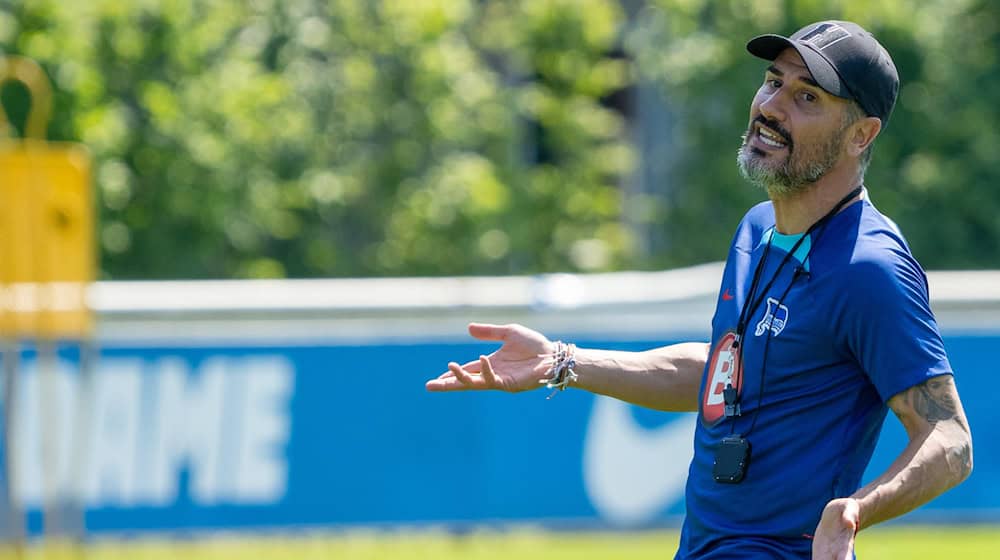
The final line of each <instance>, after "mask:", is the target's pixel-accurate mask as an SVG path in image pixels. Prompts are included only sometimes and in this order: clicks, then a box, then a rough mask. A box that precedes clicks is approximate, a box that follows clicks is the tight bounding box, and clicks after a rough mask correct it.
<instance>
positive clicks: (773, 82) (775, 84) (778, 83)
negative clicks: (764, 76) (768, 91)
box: [764, 78, 781, 89]
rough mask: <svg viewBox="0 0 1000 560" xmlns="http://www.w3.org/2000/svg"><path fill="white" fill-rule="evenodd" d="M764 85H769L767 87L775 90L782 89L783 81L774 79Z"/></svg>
mask: <svg viewBox="0 0 1000 560" xmlns="http://www.w3.org/2000/svg"><path fill="white" fill-rule="evenodd" d="M764 83H765V84H767V85H769V86H771V87H773V88H775V89H777V88H779V87H781V80H778V79H774V78H772V79H770V80H767V81H765V82H764Z"/></svg>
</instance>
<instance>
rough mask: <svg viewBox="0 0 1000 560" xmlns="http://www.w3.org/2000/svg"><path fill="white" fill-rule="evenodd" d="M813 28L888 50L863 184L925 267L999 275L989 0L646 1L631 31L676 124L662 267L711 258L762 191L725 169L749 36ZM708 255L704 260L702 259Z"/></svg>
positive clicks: (758, 73) (747, 84)
mask: <svg viewBox="0 0 1000 560" xmlns="http://www.w3.org/2000/svg"><path fill="white" fill-rule="evenodd" d="M823 19H846V20H851V21H855V22H857V23H859V24H861V25H862V26H863V27H865V28H866V29H868V30H869V31H871V32H872V33H873V34H875V36H876V37H878V38H879V40H880V42H882V44H883V45H884V46H885V47H886V49H887V50H888V51H889V52H890V53H891V54H892V57H893V60H894V61H895V63H896V67H897V69H898V71H899V74H900V81H901V83H902V88H901V92H900V96H899V100H898V101H897V103H896V108H895V111H894V112H893V115H892V117H891V120H890V122H889V125H888V127H887V128H886V129H885V130H884V131H883V133H882V134H881V135H880V136H879V138H878V140H877V141H876V144H875V152H874V157H873V160H872V164H871V167H870V168H869V170H868V173H867V176H866V178H865V183H866V185H867V186H868V187H869V191H870V195H871V198H872V201H873V202H874V203H875V204H876V205H877V206H878V207H879V209H880V210H881V211H882V212H883V213H885V214H887V215H889V216H890V217H892V218H893V219H894V220H895V221H896V222H897V223H899V225H900V227H901V228H902V230H903V232H904V234H905V235H906V236H907V238H908V240H909V242H910V245H911V248H912V249H913V251H914V253H915V255H916V256H917V258H918V259H920V261H921V262H922V263H923V264H924V266H926V267H928V268H997V267H998V266H1000V264H998V263H1000V190H998V189H997V185H998V184H1000V153H998V152H997V150H996V147H997V146H998V145H1000V143H998V132H997V129H996V123H997V122H1000V107H998V106H997V104H996V102H995V100H996V99H997V97H994V96H995V95H997V94H998V93H1000V72H997V71H996V67H997V62H998V60H997V58H998V56H1000V3H997V2H991V1H988V0H883V1H881V2H869V1H867V0H839V1H825V2H814V1H808V0H794V1H793V0H758V1H753V2H747V1H737V0H728V1H725V0H718V1H716V0H654V1H651V2H649V3H648V6H647V7H646V8H645V9H644V10H643V12H642V14H641V15H640V17H638V18H637V25H636V28H635V29H634V31H633V32H632V33H631V34H630V35H629V36H628V38H627V41H628V47H629V50H630V52H633V53H635V57H636V63H637V65H638V66H639V68H640V71H639V75H640V77H641V79H643V80H648V81H651V82H654V83H656V84H658V86H659V87H660V88H661V89H662V90H663V91H665V92H666V94H667V96H668V98H669V99H670V102H671V104H672V106H673V107H674V108H675V109H676V112H677V117H678V118H679V120H680V123H679V126H678V127H677V130H678V133H677V138H676V142H675V144H676V146H677V147H678V149H679V150H681V151H682V153H684V154H685V158H684V159H683V160H682V163H681V164H680V165H679V166H678V167H677V168H676V169H675V170H674V172H675V177H676V178H675V181H676V183H677V184H678V185H680V186H679V187H678V188H676V189H673V190H672V191H671V192H669V193H664V194H663V195H662V196H663V197H664V198H665V200H664V202H663V204H662V206H663V207H664V208H666V210H665V211H664V212H663V214H662V215H661V216H659V217H658V220H659V221H660V222H661V223H662V224H663V227H664V228H665V230H666V232H667V233H666V237H667V238H668V239H670V240H672V242H671V244H670V246H669V250H666V251H663V252H662V253H661V254H659V255H656V256H655V257H654V260H655V261H656V262H657V263H658V264H659V266H672V265H680V264H687V263H693V262H698V261H703V260H708V258H712V259H721V258H724V257H725V250H726V248H727V247H728V242H729V240H730V239H731V236H732V230H733V227H734V225H735V224H736V223H737V221H738V220H739V218H740V217H741V216H742V214H743V212H744V211H745V210H746V208H747V207H748V206H749V205H750V204H753V203H754V202H756V201H758V200H762V199H763V193H761V192H755V191H754V190H753V189H752V188H750V187H746V186H744V182H743V181H742V180H741V179H740V176H739V172H738V171H737V168H736V165H735V154H736V149H737V147H738V146H739V142H740V140H739V137H740V135H741V134H742V133H743V132H744V131H745V130H746V127H747V124H748V121H749V105H750V101H751V99H752V97H753V95H754V92H755V91H756V89H757V88H758V87H759V84H760V83H761V81H762V80H763V71H764V68H765V66H766V64H765V63H764V62H763V61H756V60H754V59H753V58H748V57H749V55H748V54H747V53H746V50H745V44H746V41H747V39H748V38H749V37H752V36H754V35H756V34H759V33H775V32H777V33H782V34H790V33H792V32H794V31H795V30H796V29H798V28H800V27H802V26H803V25H805V24H807V23H809V22H813V21H819V20H823ZM706 257H708V258H706Z"/></svg>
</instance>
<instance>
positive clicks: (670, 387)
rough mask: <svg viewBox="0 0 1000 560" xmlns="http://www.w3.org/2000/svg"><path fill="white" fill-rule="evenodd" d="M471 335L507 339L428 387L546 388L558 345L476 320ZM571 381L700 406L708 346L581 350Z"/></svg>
mask: <svg viewBox="0 0 1000 560" xmlns="http://www.w3.org/2000/svg"><path fill="white" fill-rule="evenodd" d="M469 334H471V335H472V336H473V337H474V338H477V339H479V340H489V341H497V342H502V343H503V344H502V346H501V347H500V348H499V349H497V350H496V351H495V352H493V353H492V354H490V355H488V356H480V357H479V359H478V360H473V361H470V362H467V363H465V364H462V365H459V364H458V363H456V362H451V363H449V364H448V371H446V372H444V373H442V374H441V375H440V376H438V377H437V378H435V379H431V380H430V381H428V382H427V390H428V391H435V392H438V391H444V392H448V391H477V390H480V391H481V390H498V391H506V392H511V393H516V392H520V391H530V390H533V389H538V388H540V387H544V386H545V380H547V379H548V377H549V375H550V369H551V367H552V363H551V359H550V357H551V355H552V353H553V352H554V351H555V346H556V345H555V343H553V342H552V341H550V340H549V339H548V338H546V337H545V336H544V335H543V334H542V333H540V332H538V331H534V330H531V329H529V328H527V327H524V326H522V325H490V324H483V323H472V324H470V325H469ZM574 357H575V360H576V365H575V366H574V368H573V371H574V373H576V375H577V379H576V380H575V381H574V382H573V384H572V385H571V386H572V387H576V388H579V389H584V390H587V391H590V392H592V393H597V394H599V395H607V396H609V397H614V398H616V399H620V400H623V401H625V402H630V403H633V404H637V405H640V406H644V407H648V408H653V409H656V410H667V411H677V412H682V411H693V410H698V388H699V385H700V383H701V374H702V371H703V370H704V369H705V362H706V361H707V360H708V345H707V344H705V343H702V342H689V343H683V344H674V345H671V346H664V347H662V348H656V349H653V350H647V351H644V352H620V351H613V350H593V349H582V348H578V349H577V350H576V353H575V356H574Z"/></svg>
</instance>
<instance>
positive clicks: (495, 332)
mask: <svg viewBox="0 0 1000 560" xmlns="http://www.w3.org/2000/svg"><path fill="white" fill-rule="evenodd" d="M509 332H510V327H508V326H505V325H491V324H488V323H469V334H470V335H472V336H473V337H475V338H478V339H479V340H504V339H505V338H506V337H507V334H508V333H509Z"/></svg>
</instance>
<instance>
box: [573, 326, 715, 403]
mask: <svg viewBox="0 0 1000 560" xmlns="http://www.w3.org/2000/svg"><path fill="white" fill-rule="evenodd" d="M708 352H709V348H708V344H705V343H703V342H685V343H682V344H674V345H671V346H664V347H662V348H656V349H653V350H647V351H645V352H620V351H614V350H593V349H583V348H579V349H577V351H576V368H575V369H574V371H575V372H576V374H577V381H576V382H575V383H574V384H573V386H575V387H577V388H580V389H584V390H587V391H590V392H592V393H597V394H599V395H607V396H609V397H614V398H616V399H619V400H623V401H625V402H629V403H632V404H637V405H639V406H643V407H646V408H652V409H655V410H666V411H674V412H686V411H696V410H698V390H699V387H700V385H701V375H702V371H703V370H704V369H705V362H706V361H707V360H708Z"/></svg>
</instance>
